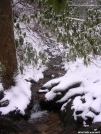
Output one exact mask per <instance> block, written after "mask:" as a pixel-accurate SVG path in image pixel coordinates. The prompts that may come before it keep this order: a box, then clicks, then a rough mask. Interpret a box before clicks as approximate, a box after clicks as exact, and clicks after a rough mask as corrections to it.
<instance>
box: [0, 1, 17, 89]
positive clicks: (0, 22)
mask: <svg viewBox="0 0 101 134" xmlns="http://www.w3.org/2000/svg"><path fill="white" fill-rule="evenodd" d="M0 62H1V63H2V64H3V65H4V66H5V68H6V71H2V83H3V87H4V89H8V88H9V87H10V86H11V85H15V82H14V79H13V76H14V73H15V72H16V71H17V59H16V49H15V43H14V31H13V21H12V5H11V0H0Z"/></svg>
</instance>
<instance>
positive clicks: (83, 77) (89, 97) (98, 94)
mask: <svg viewBox="0 0 101 134" xmlns="http://www.w3.org/2000/svg"><path fill="white" fill-rule="evenodd" d="M65 68H66V69H67V70H68V71H67V73H66V74H65V75H64V76H62V77H60V78H56V79H53V80H50V81H49V82H47V83H46V84H44V85H43V87H44V88H43V89H41V92H42V90H43V91H44V89H47V91H48V89H51V90H50V91H48V92H47V93H46V94H45V98H46V100H48V101H51V100H53V99H54V98H55V97H56V96H57V95H58V93H59V94H61V93H62V92H64V91H65V94H64V96H62V97H61V99H60V100H58V101H57V102H58V103H59V102H62V103H63V102H64V104H63V106H62V108H61V110H63V109H64V108H65V105H67V104H68V100H69V99H71V98H72V97H74V96H76V97H75V98H74V100H73V104H72V106H71V109H74V114H73V116H74V119H75V120H77V117H78V115H77V114H76V113H77V111H82V112H81V113H80V114H79V116H81V117H82V118H83V119H84V120H87V118H88V117H91V118H92V119H93V122H99V121H100V122H101V68H98V67H97V66H95V65H94V64H92V63H91V64H90V65H89V66H87V67H86V66H84V65H83V63H82V60H80V59H78V60H77V62H75V63H70V64H69V66H68V65H66V64H65ZM76 84H79V86H77V87H73V85H76ZM39 91H40V90H39Z"/></svg>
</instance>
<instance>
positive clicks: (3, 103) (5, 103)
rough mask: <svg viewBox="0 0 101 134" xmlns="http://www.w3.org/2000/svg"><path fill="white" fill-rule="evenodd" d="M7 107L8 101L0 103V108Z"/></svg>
mask: <svg viewBox="0 0 101 134" xmlns="http://www.w3.org/2000/svg"><path fill="white" fill-rule="evenodd" d="M8 105H9V100H5V101H2V102H0V107H6V106H8Z"/></svg>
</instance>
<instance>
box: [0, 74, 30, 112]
mask: <svg viewBox="0 0 101 134" xmlns="http://www.w3.org/2000/svg"><path fill="white" fill-rule="evenodd" d="M16 81H17V83H16V86H12V87H11V88H10V89H8V90H6V91H4V95H5V96H4V98H3V99H2V100H0V103H2V102H4V101H6V100H8V101H9V104H8V105H7V106H6V107H0V112H1V113H2V114H3V115H5V114H8V113H9V112H11V111H14V110H20V113H21V114H23V115H24V114H25V109H26V108H27V105H28V104H29V103H30V99H31V91H30V83H29V82H26V81H25V80H24V79H23V78H22V76H21V75H18V76H17V77H16Z"/></svg>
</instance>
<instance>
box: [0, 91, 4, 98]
mask: <svg viewBox="0 0 101 134" xmlns="http://www.w3.org/2000/svg"><path fill="white" fill-rule="evenodd" d="M3 97H4V92H3V91H0V100H1V99H2V98H3Z"/></svg>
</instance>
